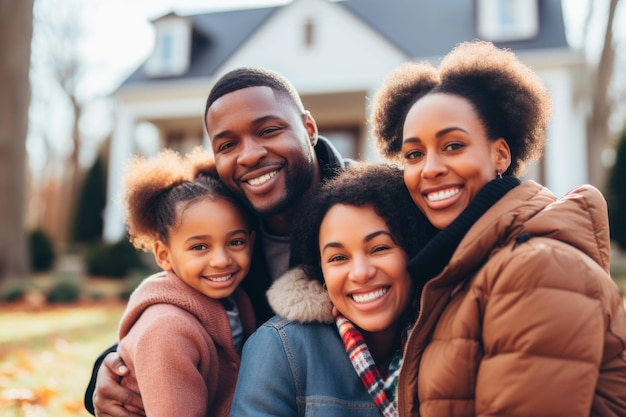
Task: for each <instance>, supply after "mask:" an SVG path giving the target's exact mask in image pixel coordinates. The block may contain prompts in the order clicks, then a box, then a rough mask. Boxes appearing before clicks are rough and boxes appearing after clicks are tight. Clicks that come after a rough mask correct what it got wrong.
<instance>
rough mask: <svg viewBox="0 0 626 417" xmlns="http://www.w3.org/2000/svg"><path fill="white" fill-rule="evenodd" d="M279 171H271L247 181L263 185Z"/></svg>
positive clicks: (251, 183)
mask: <svg viewBox="0 0 626 417" xmlns="http://www.w3.org/2000/svg"><path fill="white" fill-rule="evenodd" d="M277 173H278V171H272V172H270V173H267V174H263V175H261V176H260V177H257V178H252V179H251V180H248V181H247V183H248V184H250V185H255V186H256V185H261V184H263V183H265V182H267V181H269V180H270V178H272V177H273V176H274V175H276V174H277Z"/></svg>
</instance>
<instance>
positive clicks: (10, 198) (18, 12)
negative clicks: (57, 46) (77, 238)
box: [0, 0, 33, 282]
mask: <svg viewBox="0 0 626 417" xmlns="http://www.w3.org/2000/svg"><path fill="white" fill-rule="evenodd" d="M32 32H33V0H0V91H1V92H2V93H1V94H0V230H1V231H2V232H1V233H0V282H1V281H6V280H8V279H10V278H16V279H19V278H24V277H26V275H27V274H28V253H27V237H26V230H25V227H24V212H25V210H24V209H25V206H26V202H25V201H26V198H25V197H26V135H27V133H28V107H29V104H30V84H29V77H28V74H29V68H30V43H31V39H32Z"/></svg>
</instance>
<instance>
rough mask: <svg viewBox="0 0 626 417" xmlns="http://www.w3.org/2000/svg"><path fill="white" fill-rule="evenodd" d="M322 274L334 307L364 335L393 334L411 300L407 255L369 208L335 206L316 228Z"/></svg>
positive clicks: (382, 220) (384, 223)
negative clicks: (374, 333) (363, 332)
mask: <svg viewBox="0 0 626 417" xmlns="http://www.w3.org/2000/svg"><path fill="white" fill-rule="evenodd" d="M319 248H320V256H321V266H322V273H323V274H324V281H325V282H326V287H327V289H328V295H329V296H330V300H331V301H332V303H333V305H334V306H335V307H336V308H337V309H338V310H339V311H340V312H341V313H342V314H343V315H344V316H346V318H348V320H350V321H351V322H352V323H354V324H355V325H356V326H358V327H360V328H361V329H363V330H365V331H368V332H382V331H385V330H389V329H395V328H396V326H397V324H396V323H397V321H398V319H399V318H400V317H401V316H402V314H403V313H404V312H405V311H406V310H407V308H408V305H409V302H410V300H411V298H412V282H411V278H410V276H409V274H408V272H407V270H406V262H407V255H406V253H405V251H404V250H403V249H402V248H400V247H399V246H398V245H397V244H396V242H394V239H393V237H392V236H391V232H390V231H389V227H388V226H387V224H386V222H385V220H384V219H383V218H381V217H380V216H379V215H378V214H376V212H375V211H374V208H373V207H371V206H365V207H355V206H349V205H344V204H338V205H335V206H333V207H332V208H331V209H330V210H329V211H328V213H326V216H325V217H324V219H323V221H322V224H321V226H320V233H319Z"/></svg>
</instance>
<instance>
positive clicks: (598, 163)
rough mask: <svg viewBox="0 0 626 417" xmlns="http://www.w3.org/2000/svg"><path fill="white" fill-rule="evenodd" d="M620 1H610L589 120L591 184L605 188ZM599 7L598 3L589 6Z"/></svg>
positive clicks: (589, 41)
mask: <svg viewBox="0 0 626 417" xmlns="http://www.w3.org/2000/svg"><path fill="white" fill-rule="evenodd" d="M618 3H619V0H610V1H609V9H608V16H607V23H606V27H605V30H604V39H603V42H602V52H601V54H600V60H599V62H598V65H597V67H596V68H595V69H594V70H593V71H592V73H593V76H592V77H593V78H592V86H591V89H590V91H591V93H592V102H591V111H590V112H589V115H588V117H587V138H589V140H588V143H589V149H588V152H589V159H588V160H589V166H588V171H589V182H590V183H591V184H594V185H596V186H597V187H604V185H605V184H606V182H605V178H606V173H605V167H604V164H603V162H602V153H603V152H604V149H605V148H606V146H607V144H608V143H609V142H610V136H611V132H610V130H609V119H610V117H611V115H612V113H613V110H614V108H615V103H614V101H613V98H612V97H611V96H610V94H609V91H610V89H609V86H610V85H611V82H612V81H613V74H614V72H615V53H616V45H615V39H614V22H615V16H616V11H617V6H618ZM591 4H598V3H589V4H588V5H591ZM592 13H593V9H592V8H591V7H589V8H588V14H587V24H586V25H585V32H586V35H588V28H589V22H590V21H591V14H592ZM593 42H594V40H593V39H591V38H590V37H589V36H586V39H585V43H586V45H587V46H588V45H589V44H591V43H593Z"/></svg>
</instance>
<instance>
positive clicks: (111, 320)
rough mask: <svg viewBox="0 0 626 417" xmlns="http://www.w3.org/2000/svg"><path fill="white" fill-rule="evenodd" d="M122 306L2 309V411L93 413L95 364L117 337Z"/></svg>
mask: <svg viewBox="0 0 626 417" xmlns="http://www.w3.org/2000/svg"><path fill="white" fill-rule="evenodd" d="M123 307H124V306H123V304H122V303H116V304H113V305H111V303H109V304H107V305H104V304H100V305H92V306H74V307H69V306H68V307H53V308H51V309H46V310H43V311H39V312H24V311H19V310H16V309H14V308H11V309H7V308H0V416H2V417H14V416H15V417H17V416H20V417H21V416H49V417H61V416H88V415H89V413H87V411H85V409H84V408H83V394H84V391H85V387H86V385H87V381H88V379H89V375H90V374H91V367H92V365H93V361H94V359H95V358H96V357H97V356H98V355H99V353H100V352H102V351H103V350H104V349H105V348H107V347H108V346H110V345H111V343H112V342H114V341H115V340H116V328H117V323H118V321H119V318H120V316H121V314H122V311H123Z"/></svg>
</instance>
